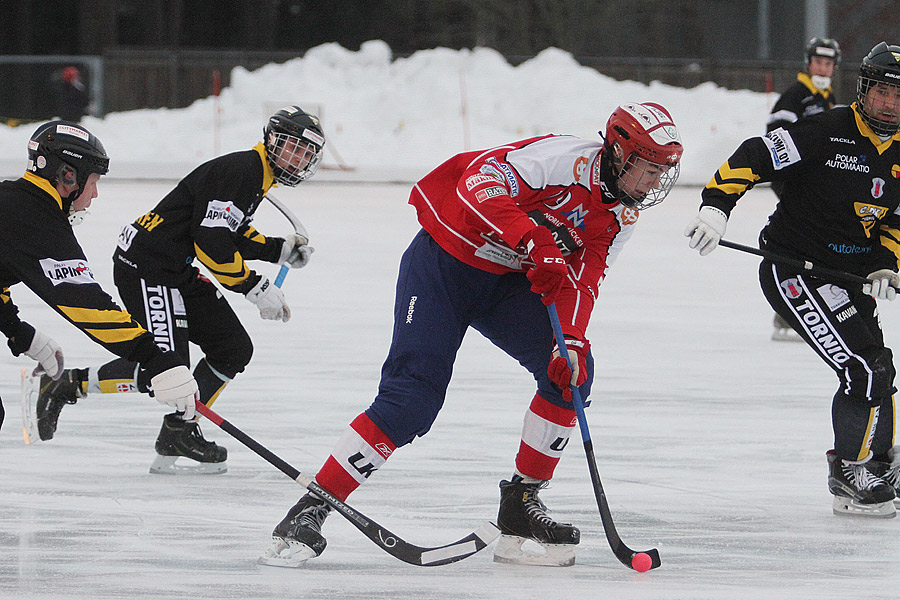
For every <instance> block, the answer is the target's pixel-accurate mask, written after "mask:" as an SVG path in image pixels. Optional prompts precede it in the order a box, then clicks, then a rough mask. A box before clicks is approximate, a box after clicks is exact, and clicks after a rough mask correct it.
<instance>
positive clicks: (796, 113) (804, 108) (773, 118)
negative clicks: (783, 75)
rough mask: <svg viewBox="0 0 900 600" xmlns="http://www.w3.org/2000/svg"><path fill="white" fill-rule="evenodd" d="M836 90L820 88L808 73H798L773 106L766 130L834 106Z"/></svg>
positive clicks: (784, 125) (783, 125)
mask: <svg viewBox="0 0 900 600" xmlns="http://www.w3.org/2000/svg"><path fill="white" fill-rule="evenodd" d="M834 105H835V99H834V92H833V91H832V90H831V87H828V89H824V90H820V89H819V88H817V87H816V86H815V85H813V82H812V79H811V78H810V76H809V75H808V74H806V73H798V74H797V81H795V82H794V83H793V84H792V85H791V86H790V87H789V88H788V89H786V90H785V91H784V93H783V94H782V95H781V97H780V98H778V100H777V101H776V102H775V106H773V107H772V113H771V114H770V115H769V120H768V122H766V131H767V132H769V131H772V130H774V129H778V128H779V127H786V126H787V125H789V124H791V123H795V122H797V121H799V120H800V119H802V118H804V117H811V116H812V115H817V114H819V113H822V112H825V111H826V110H831V109H832V108H834Z"/></svg>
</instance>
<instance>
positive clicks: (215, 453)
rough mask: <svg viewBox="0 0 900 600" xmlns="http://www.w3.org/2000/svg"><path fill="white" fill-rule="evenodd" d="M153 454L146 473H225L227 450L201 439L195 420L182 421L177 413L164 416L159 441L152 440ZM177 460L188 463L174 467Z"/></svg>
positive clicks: (201, 435) (157, 439)
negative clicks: (188, 462) (154, 458)
mask: <svg viewBox="0 0 900 600" xmlns="http://www.w3.org/2000/svg"><path fill="white" fill-rule="evenodd" d="M156 454H157V456H156V460H154V461H153V464H152V465H150V472H151V473H155V474H158V475H174V474H176V473H200V474H204V475H216V474H219V473H224V472H225V471H227V470H228V467H227V466H226V465H225V460H226V459H227V458H228V450H226V449H225V448H223V447H222V446H219V445H217V444H216V443H215V442H211V441H209V440H207V439H205V438H204V437H203V433H201V431H200V426H199V425H198V424H197V421H196V420H191V421H185V420H184V419H182V418H181V416H180V415H179V414H178V413H171V414H168V415H166V416H165V418H164V419H163V424H162V428H161V429H160V431H159V437H157V438H156ZM179 457H184V458H188V459H190V460H191V461H192V462H191V463H190V464H175V461H176V460H178V458H179Z"/></svg>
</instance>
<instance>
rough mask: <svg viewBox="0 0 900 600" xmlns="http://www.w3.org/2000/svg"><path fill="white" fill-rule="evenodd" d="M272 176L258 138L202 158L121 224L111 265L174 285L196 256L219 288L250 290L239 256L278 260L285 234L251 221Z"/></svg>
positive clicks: (183, 279)
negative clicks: (267, 231)
mask: <svg viewBox="0 0 900 600" xmlns="http://www.w3.org/2000/svg"><path fill="white" fill-rule="evenodd" d="M273 183H274V178H273V176H272V170H271V168H270V167H269V165H268V162H267V161H266V159H265V148H264V147H263V144H262V143H261V142H260V143H259V144H257V145H256V146H255V147H254V148H253V149H251V150H245V151H241V152H233V153H231V154H225V155H223V156H220V157H217V158H214V159H212V160H210V161H207V162H205V163H203V164H201V165H200V166H198V167H197V168H196V169H194V170H193V171H192V172H191V173H189V174H188V175H187V176H185V178H184V179H182V180H181V181H180V182H179V183H178V185H177V186H176V187H175V189H173V190H172V191H171V192H169V193H168V194H167V195H166V196H165V197H164V198H163V199H162V200H161V201H160V202H159V204H157V205H156V207H155V208H154V209H153V210H151V211H150V212H148V213H147V214H145V215H143V216H141V217H139V218H138V219H137V220H136V221H134V222H133V223H131V224H130V225H126V226H125V228H124V229H123V230H122V232H121V233H120V235H119V239H118V246H117V248H116V252H115V254H114V256H113V260H114V261H115V262H116V264H117V268H123V267H124V268H130V269H134V270H135V272H136V273H137V274H138V275H139V276H140V277H142V278H144V279H146V280H148V281H152V282H155V283H160V284H164V285H168V286H171V287H179V286H181V285H184V284H186V283H187V282H189V281H190V280H191V279H192V278H193V277H194V273H195V270H194V268H193V267H192V266H191V265H192V263H193V262H194V259H195V258H196V259H199V261H200V262H201V263H202V264H203V265H204V266H205V267H206V268H207V269H208V270H209V272H210V273H211V274H212V275H213V276H214V277H215V278H216V280H217V281H218V282H219V283H221V284H222V286H224V287H225V288H227V289H229V290H232V291H234V292H238V293H246V292H248V291H250V289H252V288H253V286H255V285H256V284H257V283H258V282H259V280H260V276H259V275H257V274H256V273H255V272H254V271H253V270H251V269H250V268H249V267H248V266H247V264H246V263H245V260H257V259H258V260H264V261H267V262H277V260H278V258H279V256H280V254H281V246H282V243H283V241H284V240H283V238H276V237H272V238H266V237H265V236H264V235H262V234H260V233H259V232H257V231H256V229H254V228H253V226H252V225H251V224H250V222H251V220H252V217H253V213H254V212H255V211H256V209H257V207H258V206H259V203H260V202H261V201H262V199H263V197H264V196H265V194H266V192H268V191H269V189H270V188H271V187H272V185H273Z"/></svg>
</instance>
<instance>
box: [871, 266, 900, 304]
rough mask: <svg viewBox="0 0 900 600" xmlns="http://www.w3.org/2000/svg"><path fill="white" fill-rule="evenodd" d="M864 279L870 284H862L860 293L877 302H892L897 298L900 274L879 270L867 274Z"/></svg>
mask: <svg viewBox="0 0 900 600" xmlns="http://www.w3.org/2000/svg"><path fill="white" fill-rule="evenodd" d="M866 279H868V280H870V281H871V283H864V284H863V288H862V291H863V293H864V294H869V295H870V296H873V297H875V298H878V299H879V300H893V299H894V298H896V297H897V288H900V274H898V273H896V272H895V271H892V270H890V269H879V270H878V271H875V272H874V273H869V275H868V277H866Z"/></svg>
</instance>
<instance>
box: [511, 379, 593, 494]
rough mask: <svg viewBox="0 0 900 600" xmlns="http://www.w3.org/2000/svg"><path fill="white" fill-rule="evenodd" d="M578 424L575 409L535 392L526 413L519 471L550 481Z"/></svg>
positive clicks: (518, 456) (517, 466) (519, 454)
mask: <svg viewBox="0 0 900 600" xmlns="http://www.w3.org/2000/svg"><path fill="white" fill-rule="evenodd" d="M577 423H578V420H577V416H576V414H575V411H574V410H573V409H568V408H562V407H561V406H556V405H555V404H550V403H549V402H547V401H546V400H544V399H543V398H542V397H541V395H540V394H535V395H534V398H533V399H532V400H531V406H529V407H528V412H526V413H525V423H524V425H523V426H522V441H521V443H520V444H519V453H518V454H517V455H516V470H517V471H518V472H519V473H521V474H522V475H526V476H528V477H533V478H535V479H540V480H543V481H548V480H550V479H551V478H552V477H553V471H554V469H556V465H557V464H558V463H559V459H560V458H561V457H562V453H563V449H564V448H565V447H566V444H568V443H569V435H570V434H571V433H572V429H573V428H574V427H575V425H576V424H577Z"/></svg>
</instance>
